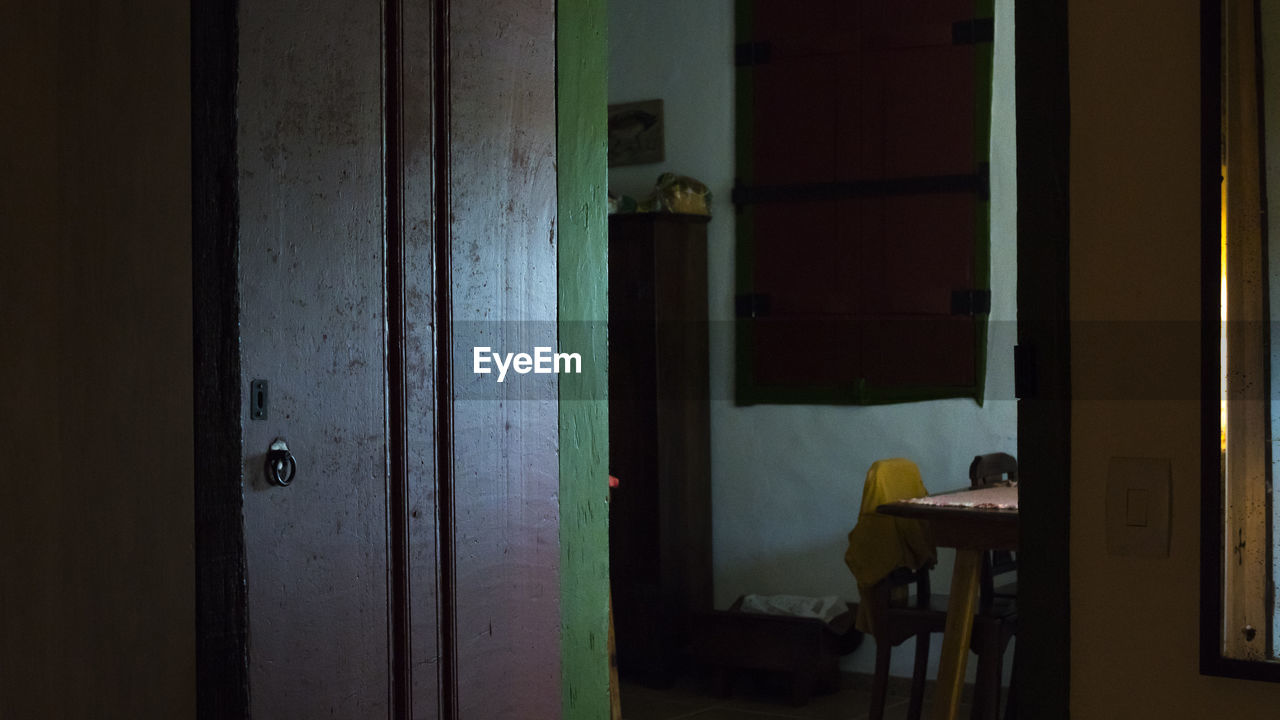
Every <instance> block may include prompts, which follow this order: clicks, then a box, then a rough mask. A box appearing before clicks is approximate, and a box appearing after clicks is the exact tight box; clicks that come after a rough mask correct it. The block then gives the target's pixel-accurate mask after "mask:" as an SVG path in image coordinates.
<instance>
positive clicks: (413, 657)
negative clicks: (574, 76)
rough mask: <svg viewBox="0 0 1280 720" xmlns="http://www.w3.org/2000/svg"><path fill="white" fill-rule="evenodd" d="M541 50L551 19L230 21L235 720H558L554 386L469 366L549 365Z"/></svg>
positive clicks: (328, 6) (464, 10) (419, 3)
mask: <svg viewBox="0 0 1280 720" xmlns="http://www.w3.org/2000/svg"><path fill="white" fill-rule="evenodd" d="M554 24H555V16H554V3H553V2H551V1H550V0H540V1H539V2H532V3H530V2H518V1H517V0H503V1H502V2H479V1H478V0H467V1H465V2H464V1H455V2H447V3H442V2H429V1H427V0H402V1H401V2H394V1H393V2H386V3H383V2H378V1H376V0H375V1H372V2H370V1H367V0H359V1H357V2H346V1H340V0H322V1H321V2H310V3H303V2H285V3H262V2H252V1H250V2H243V3H241V4H240V9H239V18H238V26H239V30H238V34H239V38H238V43H239V53H238V56H239V68H238V76H239V80H238V86H237V92H238V98H237V101H236V111H237V113H236V114H237V119H238V129H237V133H236V144H237V152H236V159H237V163H238V170H237V172H236V177H237V182H238V189H237V197H238V202H239V209H238V218H239V263H238V266H239V269H238V273H239V278H238V279H239V290H240V301H239V318H240V327H239V333H240V341H241V344H240V356H239V359H240V364H241V369H240V373H239V385H240V388H241V392H244V393H245V396H246V397H247V398H249V400H248V401H246V402H245V403H243V407H242V410H241V413H240V418H241V423H242V434H241V437H242V448H243V449H242V468H241V472H242V473H243V486H242V493H243V523H244V548H245V549H244V568H245V570H244V572H245V587H246V589H247V590H246V600H245V603H244V609H245V611H246V612H247V638H246V640H245V645H246V647H247V657H248V667H247V670H246V675H247V684H248V698H249V699H248V708H247V709H248V710H249V711H250V714H252V715H253V716H255V717H269V718H314V717H343V718H373V717H377V718H382V717H391V718H408V717H414V718H435V717H441V718H464V719H467V720H489V719H497V718H529V717H537V718H553V717H558V716H559V712H560V711H559V708H560V689H559V687H560V675H559V657H560V649H559V640H558V638H559V577H558V560H559V545H558V527H559V518H558V507H557V502H556V497H557V490H558V481H559V477H558V458H557V444H558V435H557V433H558V430H557V428H558V420H557V413H558V400H557V394H556V393H557V389H556V383H555V380H554V376H552V377H551V378H549V379H548V378H547V377H546V376H538V377H537V378H536V382H535V381H534V380H533V379H530V380H528V381H527V382H523V383H522V382H512V381H510V380H509V381H508V382H506V383H504V384H502V385H498V384H497V383H496V382H495V381H494V378H493V376H479V375H475V374H473V373H472V367H471V364H470V363H471V357H472V348H473V347H474V346H476V345H485V346H489V347H492V348H494V349H495V350H499V351H504V352H521V351H531V350H532V349H533V347H534V346H535V345H548V344H550V345H553V346H554V343H555V332H556V326H555V320H556V232H555V206H556V205H555V202H556V194H555V193H556V180H555V164H554V163H555V134H554V133H555V88H554V78H555V66H554ZM532 377H533V376H530V378H532ZM257 380H265V381H266V382H267V383H268V385H267V393H266V398H265V400H266V402H265V405H266V412H265V414H266V417H257V416H255V412H254V411H255V401H256V398H253V397H249V396H250V393H249V389H250V387H251V383H252V382H253V381H257ZM277 438H279V439H283V440H284V441H285V442H287V444H288V446H289V450H290V451H291V453H292V454H293V457H294V458H295V460H296V468H297V469H296V476H295V478H294V479H293V481H292V483H290V484H289V485H288V486H286V487H281V486H278V485H276V484H273V483H272V482H271V481H269V480H268V479H267V477H266V473H265V472H264V464H265V460H266V454H267V451H268V448H269V446H270V445H271V443H272V442H273V441H275V440H276V439H277Z"/></svg>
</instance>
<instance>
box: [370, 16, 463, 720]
mask: <svg viewBox="0 0 1280 720" xmlns="http://www.w3.org/2000/svg"><path fill="white" fill-rule="evenodd" d="M402 12H403V4H402V2H401V0H390V1H389V2H387V3H385V4H384V6H383V13H384V17H383V48H384V51H385V53H386V57H385V58H384V60H383V62H384V68H385V70H384V72H383V82H384V83H385V84H386V86H385V88H384V92H383V97H384V101H383V107H382V113H383V118H382V121H383V137H384V148H385V149H384V151H383V152H384V155H383V162H382V168H383V173H384V175H383V182H382V187H383V198H384V201H385V203H386V206H385V207H386V211H385V212H386V215H385V219H384V223H385V243H386V248H385V255H384V257H385V262H386V270H385V272H386V287H385V292H386V295H385V305H386V307H385V313H386V318H387V485H388V488H387V489H388V492H387V504H388V506H389V507H388V508H387V550H388V553H387V564H388V566H389V567H388V568H387V576H388V578H387V580H388V582H387V586H388V587H387V594H388V597H387V605H388V608H387V624H388V628H387V635H388V638H387V647H388V653H389V655H390V658H389V660H390V669H391V677H390V679H389V683H388V685H389V687H390V693H391V717H392V718H408V717H410V715H411V714H412V712H413V682H412V672H411V668H412V658H411V654H412V651H411V641H410V633H411V628H412V622H411V616H410V610H409V608H410V602H409V593H410V577H409V468H408V444H409V439H408V414H409V410H408V398H407V396H406V391H405V365H406V356H405V353H406V352H407V340H406V329H405V227H404V223H405V218H404V123H403V120H404V116H403V109H404V77H403V72H404V64H403V56H402V53H403V49H402V48H403V46H402V42H401V41H402V39H403V38H402V37H401V31H402V25H401V18H402ZM445 717H448V716H445Z"/></svg>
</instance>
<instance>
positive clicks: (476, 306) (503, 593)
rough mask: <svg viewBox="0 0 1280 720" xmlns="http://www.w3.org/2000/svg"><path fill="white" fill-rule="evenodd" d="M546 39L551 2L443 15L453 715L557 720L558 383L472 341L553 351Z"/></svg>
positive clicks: (473, 719)
mask: <svg viewBox="0 0 1280 720" xmlns="http://www.w3.org/2000/svg"><path fill="white" fill-rule="evenodd" d="M554 29H555V4H554V2H552V1H551V0H493V1H489V2H465V3H463V2H455V3H452V5H451V8H450V28H449V32H450V48H451V57H450V61H451V67H452V68H453V73H452V77H451V85H450V98H451V107H450V113H451V122H450V147H451V152H450V158H449V159H450V180H451V187H450V194H449V196H450V197H449V203H450V207H449V213H450V217H451V218H452V222H451V225H450V233H451V243H452V254H451V257H452V264H453V271H452V278H453V287H452V302H453V313H452V315H453V318H454V323H455V325H454V330H455V333H454V335H455V340H454V355H453V357H454V368H455V374H456V380H457V383H458V385H457V394H458V396H457V397H458V399H457V402H456V403H455V406H454V408H453V417H454V434H453V437H452V441H453V443H454V461H455V467H454V502H455V504H456V507H455V512H454V517H455V518H456V527H455V539H454V543H455V548H456V554H457V558H456V572H457V576H456V577H457V585H456V595H457V598H458V604H457V618H456V620H457V637H458V645H457V661H458V707H459V717H460V718H462V720H489V719H490V718H556V717H559V716H560V661H559V660H560V644H559V643H560V641H559V624H560V608H559V591H560V586H559V558H560V550H559V541H558V529H559V517H558V513H559V510H558V505H557V493H558V489H559V468H558V461H557V448H558V419H557V413H558V404H557V394H556V393H557V390H556V383H555V382H554V377H555V376H554V375H532V374H530V375H523V376H519V377H514V378H513V377H508V378H507V379H506V381H505V382H504V383H502V384H498V383H496V382H495V381H494V379H493V376H492V375H484V376H478V375H475V374H473V373H472V365H471V351H472V347H474V346H476V345H484V346H490V347H492V348H493V349H494V350H495V351H501V352H529V353H531V352H533V349H534V348H535V347H536V346H550V347H555V344H556V343H555V341H556V327H555V321H556V228H555V222H556V192H555V187H556V174H555V43H554V42H552V39H553V38H554ZM586 361H588V362H589V361H590V360H589V359H587V360H586ZM601 481H602V482H603V478H602V479H601Z"/></svg>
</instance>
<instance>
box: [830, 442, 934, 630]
mask: <svg viewBox="0 0 1280 720" xmlns="http://www.w3.org/2000/svg"><path fill="white" fill-rule="evenodd" d="M928 494H929V493H928V492H927V491H926V490H925V489H924V482H923V481H921V479H920V468H918V467H916V464H915V463H913V462H911V461H910V460H904V459H902V458H892V459H889V460H877V461H876V462H874V463H872V464H871V469H870V470H868V471H867V481H866V483H865V484H864V485H863V487H862V509H861V510H860V511H859V512H858V523H857V525H855V526H854V528H853V530H851V531H849V549H848V550H846V551H845V554H844V563H845V565H848V566H849V570H850V571H851V572H852V573H853V576H854V578H855V579H857V581H858V593H859V594H860V595H861V596H862V598H863V602H861V603H859V604H858V617H857V620H856V622H855V626H856V627H857V628H858V629H859V630H861V631H862V632H871V614H870V606H871V603H870V602H869V599H870V597H871V587H872V586H873V585H875V584H876V583H878V582H880V581H881V580H883V579H884V578H885V577H886V576H888V575H889V573H891V572H893V571H894V570H895V569H897V568H900V567H905V568H909V569H911V570H918V569H920V568H921V567H923V566H925V565H932V564H933V563H934V562H935V561H936V560H937V557H938V551H937V548H936V547H935V546H934V544H933V541H932V540H931V539H930V538H929V537H928V536H927V534H926V533H925V529H924V527H923V526H922V525H921V523H920V521H918V520H909V519H907V518H899V517H893V516H890V515H881V514H879V513H877V512H876V508H878V507H880V506H881V505H883V504H884V503H887V502H893V501H895V500H904V499H906V498H915V497H924V496H925V495H928Z"/></svg>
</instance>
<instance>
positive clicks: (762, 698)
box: [621, 675, 969, 720]
mask: <svg viewBox="0 0 1280 720" xmlns="http://www.w3.org/2000/svg"><path fill="white" fill-rule="evenodd" d="M755 682H760V679H758V678H757V679H753V678H752V677H750V676H746V675H743V676H740V677H739V678H738V680H737V683H736V684H735V686H734V689H733V693H732V694H731V695H730V696H729V697H727V698H718V697H716V696H714V695H713V694H712V693H711V691H710V689H709V688H707V687H705V686H703V685H701V684H700V683H699V682H698V681H696V680H695V679H686V680H682V681H680V682H677V683H676V684H675V686H674V687H672V688H670V689H665V690H659V689H653V688H648V687H644V686H643V685H637V684H634V683H630V682H627V681H625V680H624V681H623V683H622V690H621V697H622V718H623V720H676V719H677V718H678V719H679V720H797V719H799V720H864V719H865V718H866V717H867V713H868V710H869V708H870V705H871V695H870V682H869V679H868V678H866V677H865V676H856V675H845V676H844V677H843V678H842V682H841V688H840V690H839V691H838V692H835V693H831V694H827V695H816V696H814V697H813V698H812V699H811V700H810V701H809V704H808V705H804V706H800V707H796V706H793V705H791V704H790V703H789V702H788V699H787V694H786V691H785V688H782V687H777V686H776V684H770V685H763V686H762V685H757V684H753V683H755ZM899 693H902V694H899ZM925 698H926V700H925V708H924V713H923V717H925V718H928V717H929V712H930V709H931V708H930V706H929V701H928V693H926V695H925ZM884 715H885V720H903V719H904V718H906V716H907V697H906V695H905V688H904V687H903V686H902V684H897V686H896V687H895V686H894V685H891V686H890V690H889V698H888V701H887V703H886V707H885V713H884ZM959 716H960V717H968V716H969V706H968V705H962V706H961V707H960V713H959Z"/></svg>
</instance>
